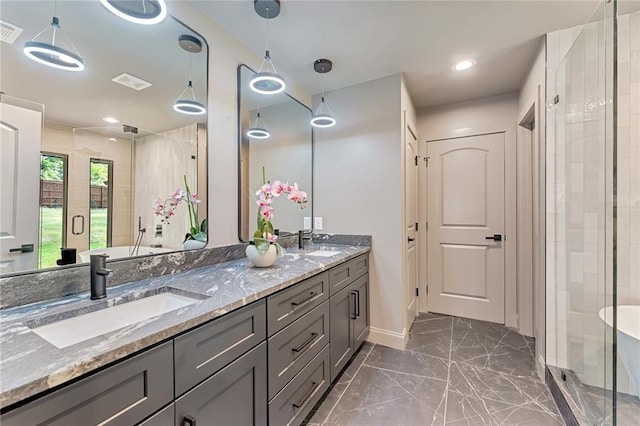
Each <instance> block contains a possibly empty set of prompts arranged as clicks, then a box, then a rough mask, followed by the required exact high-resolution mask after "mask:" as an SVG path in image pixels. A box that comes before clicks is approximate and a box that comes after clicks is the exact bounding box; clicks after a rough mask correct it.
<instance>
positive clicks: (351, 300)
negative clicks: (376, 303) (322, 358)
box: [330, 256, 369, 381]
mask: <svg viewBox="0 0 640 426" xmlns="http://www.w3.org/2000/svg"><path fill="white" fill-rule="evenodd" d="M361 258H362V256H361V257H360V258H356V259H354V260H360V259H361ZM367 265H368V261H367ZM366 271H367V270H366V269H364V270H360V274H361V276H360V277H358V278H355V279H354V277H353V276H352V278H351V282H350V283H349V284H348V285H347V286H346V288H343V289H342V290H340V291H339V292H337V293H336V294H332V295H331V299H330V307H331V381H334V380H335V379H336V377H338V374H340V372H341V371H342V369H343V368H344V366H345V365H346V364H347V362H348V361H349V359H350V358H351V356H352V355H353V354H354V353H355V351H356V350H358V348H359V347H360V345H361V344H362V343H363V342H364V341H365V340H366V338H367V336H368V335H369V274H368V273H367V272H366ZM362 273H364V275H362Z"/></svg>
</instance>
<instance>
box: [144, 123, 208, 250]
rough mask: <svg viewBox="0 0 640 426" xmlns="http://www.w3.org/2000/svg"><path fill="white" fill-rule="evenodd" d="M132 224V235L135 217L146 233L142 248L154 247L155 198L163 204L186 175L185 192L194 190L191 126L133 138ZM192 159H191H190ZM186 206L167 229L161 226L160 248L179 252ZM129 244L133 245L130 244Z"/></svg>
mask: <svg viewBox="0 0 640 426" xmlns="http://www.w3.org/2000/svg"><path fill="white" fill-rule="evenodd" d="M134 153H135V154H134V158H135V166H134V187H135V193H134V197H135V198H134V209H133V212H134V216H133V219H134V223H133V224H132V225H133V231H132V235H133V236H134V238H135V235H137V232H138V217H139V216H140V217H142V227H144V228H146V229H147V232H146V233H145V235H144V238H143V240H142V246H150V245H153V244H156V241H155V238H154V232H155V227H156V225H157V224H160V219H159V218H158V217H157V216H155V215H154V210H153V208H154V204H155V201H156V199H157V198H158V197H161V198H162V199H163V200H164V199H166V198H167V197H168V196H169V195H170V194H172V193H173V191H175V190H176V189H177V188H184V180H183V175H185V174H186V176H187V181H188V183H189V188H190V189H193V188H196V187H197V186H196V184H197V182H196V173H197V161H196V160H195V159H193V158H196V157H197V154H198V143H197V126H196V125H195V124H192V125H189V126H185V127H181V128H179V129H173V130H168V131H165V132H162V133H160V134H151V135H148V136H142V137H139V138H136V140H135V142H134ZM192 157H193V158H192ZM186 207H187V206H186V205H181V206H179V207H178V208H177V209H176V212H175V216H174V217H172V218H171V220H170V221H169V225H164V226H163V236H162V238H161V239H160V240H159V241H158V242H161V243H162V245H163V247H167V248H173V249H182V241H183V240H184V235H185V233H186V232H187V231H188V230H189V216H188V213H187V208H186ZM132 243H133V242H132Z"/></svg>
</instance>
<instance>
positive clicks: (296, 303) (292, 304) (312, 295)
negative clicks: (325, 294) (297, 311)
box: [291, 291, 318, 306]
mask: <svg viewBox="0 0 640 426" xmlns="http://www.w3.org/2000/svg"><path fill="white" fill-rule="evenodd" d="M317 295H318V293H316V292H315V291H312V292H311V293H309V296H308V297H306V298H304V299H302V300H298V301H296V302H291V306H300V305H304V304H305V303H307V302H309V301H310V300H311V299H313V298H314V297H316V296H317Z"/></svg>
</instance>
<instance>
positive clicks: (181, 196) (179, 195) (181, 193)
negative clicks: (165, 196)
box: [171, 188, 185, 203]
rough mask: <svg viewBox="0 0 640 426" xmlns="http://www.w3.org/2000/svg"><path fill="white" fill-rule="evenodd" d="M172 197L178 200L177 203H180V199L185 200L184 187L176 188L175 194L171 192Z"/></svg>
mask: <svg viewBox="0 0 640 426" xmlns="http://www.w3.org/2000/svg"><path fill="white" fill-rule="evenodd" d="M171 197H172V198H173V199H174V200H176V203H179V202H180V201H182V200H184V198H185V197H184V190H183V189H180V188H178V189H176V190H175V191H174V192H173V194H171Z"/></svg>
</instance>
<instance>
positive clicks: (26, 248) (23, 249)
mask: <svg viewBox="0 0 640 426" xmlns="http://www.w3.org/2000/svg"><path fill="white" fill-rule="evenodd" d="M9 253H33V244H23V245H22V246H20V247H15V248H12V249H9Z"/></svg>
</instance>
